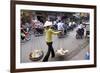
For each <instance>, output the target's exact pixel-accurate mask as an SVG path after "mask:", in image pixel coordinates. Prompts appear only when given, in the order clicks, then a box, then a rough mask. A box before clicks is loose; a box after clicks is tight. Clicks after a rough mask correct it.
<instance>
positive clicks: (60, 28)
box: [57, 20, 64, 38]
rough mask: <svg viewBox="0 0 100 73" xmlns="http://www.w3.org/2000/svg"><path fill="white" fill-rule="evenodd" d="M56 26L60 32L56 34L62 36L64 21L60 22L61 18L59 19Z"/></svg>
mask: <svg viewBox="0 0 100 73" xmlns="http://www.w3.org/2000/svg"><path fill="white" fill-rule="evenodd" d="M57 27H58V31H60V32H61V34H59V35H58V37H59V38H62V37H64V23H62V21H61V20H59V22H58V24H57Z"/></svg>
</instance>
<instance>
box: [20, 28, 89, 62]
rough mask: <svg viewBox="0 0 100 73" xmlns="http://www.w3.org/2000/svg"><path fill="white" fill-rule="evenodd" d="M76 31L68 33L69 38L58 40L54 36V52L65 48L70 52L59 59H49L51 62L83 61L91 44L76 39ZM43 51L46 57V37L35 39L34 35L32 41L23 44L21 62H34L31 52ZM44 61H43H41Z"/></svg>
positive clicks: (84, 40)
mask: <svg viewBox="0 0 100 73" xmlns="http://www.w3.org/2000/svg"><path fill="white" fill-rule="evenodd" d="M75 31H76V29H74V30H73V31H70V32H68V34H67V36H66V37H65V38H62V39H58V37H57V36H55V35H54V36H53V47H54V50H55V51H56V50H57V49H59V48H61V47H62V48H64V49H67V50H69V52H68V53H67V54H66V55H65V56H63V57H58V56H56V57H55V58H51V57H49V61H64V60H66V61H67V60H83V59H84V55H85V53H86V52H87V50H88V48H89V44H88V42H87V40H86V39H85V38H84V39H78V40H77V39H76V38H75V35H76V32H75ZM38 48H40V49H42V50H43V52H44V55H45V54H46V52H47V45H46V43H45V38H44V36H40V37H35V36H34V35H31V40H29V41H27V42H25V43H23V44H21V52H20V53H21V62H23V63H25V62H32V61H31V60H30V59H29V54H30V52H31V51H33V50H34V49H38ZM40 61H42V59H41V60H40Z"/></svg>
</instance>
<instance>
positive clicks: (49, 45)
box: [43, 42, 55, 62]
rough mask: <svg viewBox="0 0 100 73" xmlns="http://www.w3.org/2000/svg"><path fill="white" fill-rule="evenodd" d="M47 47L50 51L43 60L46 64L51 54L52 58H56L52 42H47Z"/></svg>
mask: <svg viewBox="0 0 100 73" xmlns="http://www.w3.org/2000/svg"><path fill="white" fill-rule="evenodd" d="M47 45H48V51H47V53H46V55H45V57H44V59H43V61H44V62H45V61H48V58H49V56H50V53H51V56H52V57H55V52H54V50H53V47H52V42H47Z"/></svg>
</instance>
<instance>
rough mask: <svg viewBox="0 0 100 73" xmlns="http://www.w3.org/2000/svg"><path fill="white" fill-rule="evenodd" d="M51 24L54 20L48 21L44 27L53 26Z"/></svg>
mask: <svg viewBox="0 0 100 73" xmlns="http://www.w3.org/2000/svg"><path fill="white" fill-rule="evenodd" d="M51 25H52V22H50V21H46V22H45V24H44V27H47V26H51Z"/></svg>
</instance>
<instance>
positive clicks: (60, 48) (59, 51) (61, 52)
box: [56, 38, 69, 56]
mask: <svg viewBox="0 0 100 73" xmlns="http://www.w3.org/2000/svg"><path fill="white" fill-rule="evenodd" d="M58 40H59V41H58V49H57V50H56V55H57V56H64V55H66V54H67V53H68V52H69V50H67V49H66V50H65V49H64V48H63V45H64V43H63V42H64V40H65V39H64V38H63V39H58Z"/></svg>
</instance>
